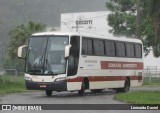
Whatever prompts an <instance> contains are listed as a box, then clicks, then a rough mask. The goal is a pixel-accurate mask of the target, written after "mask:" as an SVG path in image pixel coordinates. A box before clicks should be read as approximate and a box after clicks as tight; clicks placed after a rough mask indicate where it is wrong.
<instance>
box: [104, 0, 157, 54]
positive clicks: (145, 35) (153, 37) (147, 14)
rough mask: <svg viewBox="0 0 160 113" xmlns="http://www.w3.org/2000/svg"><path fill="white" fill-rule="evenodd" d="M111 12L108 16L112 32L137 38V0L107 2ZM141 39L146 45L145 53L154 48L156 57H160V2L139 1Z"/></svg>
mask: <svg viewBox="0 0 160 113" xmlns="http://www.w3.org/2000/svg"><path fill="white" fill-rule="evenodd" d="M106 6H107V8H108V9H109V10H110V11H111V14H110V15H109V16H108V23H109V26H111V27H112V29H111V30H110V32H111V33H113V34H114V35H123V36H127V37H132V38H133V37H134V38H135V37H137V23H136V19H137V8H138V7H137V0H110V1H108V2H106ZM139 11H140V18H139V23H140V24H139V25H138V27H139V28H140V29H139V30H138V32H139V39H141V40H142V41H143V43H144V52H145V53H146V55H147V54H148V53H149V51H150V48H153V53H154V56H155V57H159V56H160V35H159V34H158V33H160V32H159V31H160V1H159V0H139Z"/></svg>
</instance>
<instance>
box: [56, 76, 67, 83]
mask: <svg viewBox="0 0 160 113" xmlns="http://www.w3.org/2000/svg"><path fill="white" fill-rule="evenodd" d="M65 79H66V78H65V77H61V78H56V79H55V81H56V82H58V81H62V80H65Z"/></svg>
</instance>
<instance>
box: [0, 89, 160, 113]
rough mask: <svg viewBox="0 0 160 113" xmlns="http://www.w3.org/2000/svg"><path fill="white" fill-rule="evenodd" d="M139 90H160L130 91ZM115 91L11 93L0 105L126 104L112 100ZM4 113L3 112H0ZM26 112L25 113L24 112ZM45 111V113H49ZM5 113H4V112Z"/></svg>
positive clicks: (127, 112) (133, 112) (109, 112)
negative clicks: (82, 93) (48, 93)
mask: <svg viewBox="0 0 160 113" xmlns="http://www.w3.org/2000/svg"><path fill="white" fill-rule="evenodd" d="M140 90H149V91H150V90H160V87H138V88H131V91H140ZM115 94H116V92H115V91H112V90H105V91H103V93H99V94H94V93H91V92H89V91H87V92H86V93H85V95H84V96H83V97H81V96H78V94H77V92H53V95H52V96H51V97H46V95H45V93H44V92H42V91H38V92H35V91H33V92H23V93H13V94H6V95H3V96H0V104H126V103H124V102H122V101H118V100H115V99H114V95H115ZM0 112H4V111H0ZM12 112H13V113H22V111H12ZM25 112H27V111H25ZM33 112H34V113H42V112H44V111H41V112H40V111H33ZM49 112H50V111H49V110H47V111H45V113H49ZM63 112H67V113H75V112H79V113H98V112H100V113H106V111H105V110H101V111H99V110H98V111H96V110H89V111H86V110H80V111H79V110H78V111H75V110H71V111H69V110H58V111H52V113H63ZM5 113H6V111H5ZM107 113H159V111H156V110H153V111H151V110H148V111H147V110H140V111H138V110H118V111H115V110H107Z"/></svg>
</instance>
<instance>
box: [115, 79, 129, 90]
mask: <svg viewBox="0 0 160 113" xmlns="http://www.w3.org/2000/svg"><path fill="white" fill-rule="evenodd" d="M129 89H130V81H129V80H128V79H127V80H125V83H124V87H123V88H118V89H116V92H120V93H121V92H128V91H129Z"/></svg>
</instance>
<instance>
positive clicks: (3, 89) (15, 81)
mask: <svg viewBox="0 0 160 113" xmlns="http://www.w3.org/2000/svg"><path fill="white" fill-rule="evenodd" d="M4 80H5V84H3V79H2V76H1V77H0V94H4V93H15V92H22V91H26V88H25V82H24V76H18V77H16V78H15V77H14V75H4Z"/></svg>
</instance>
